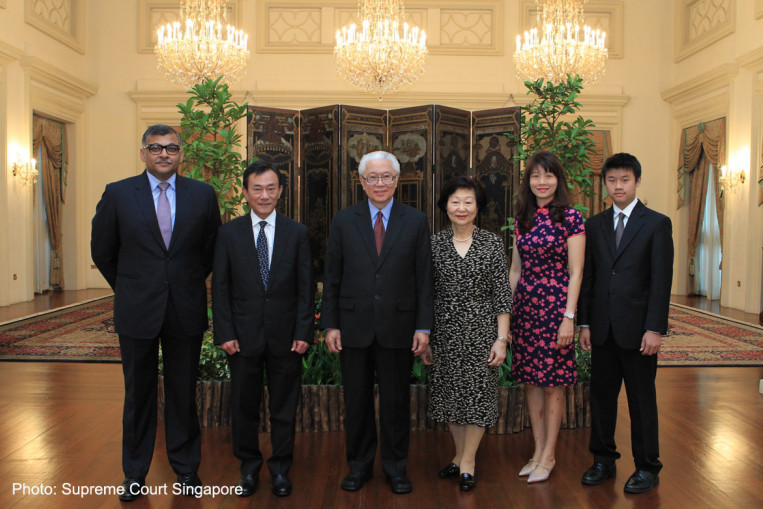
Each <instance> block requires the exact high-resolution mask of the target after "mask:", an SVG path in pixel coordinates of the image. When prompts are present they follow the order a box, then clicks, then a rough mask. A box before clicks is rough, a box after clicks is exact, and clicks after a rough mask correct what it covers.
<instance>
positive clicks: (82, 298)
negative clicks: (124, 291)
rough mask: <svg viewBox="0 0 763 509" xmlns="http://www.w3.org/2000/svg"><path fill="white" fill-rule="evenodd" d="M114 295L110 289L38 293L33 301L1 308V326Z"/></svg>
mask: <svg viewBox="0 0 763 509" xmlns="http://www.w3.org/2000/svg"><path fill="white" fill-rule="evenodd" d="M113 294H114V292H113V291H112V290H111V289H110V288H108V289H106V288H89V289H87V290H62V291H50V292H45V293H38V294H35V296H34V299H33V300H30V301H28V302H19V303H16V304H11V305H9V306H0V324H1V323H3V322H9V321H11V320H18V319H19V318H24V317H26V316H30V315H36V314H38V313H45V312H47V311H53V310H56V309H59V308H62V307H65V306H72V305H76V304H80V303H82V302H86V301H89V300H92V299H99V298H101V297H106V296H108V295H113Z"/></svg>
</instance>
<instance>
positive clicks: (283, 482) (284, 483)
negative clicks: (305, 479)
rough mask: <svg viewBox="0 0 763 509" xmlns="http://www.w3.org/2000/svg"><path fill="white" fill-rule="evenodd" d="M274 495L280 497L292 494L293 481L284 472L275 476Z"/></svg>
mask: <svg viewBox="0 0 763 509" xmlns="http://www.w3.org/2000/svg"><path fill="white" fill-rule="evenodd" d="M273 495H276V496H279V497H288V496H289V495H291V481H290V480H289V478H288V477H286V476H285V475H284V474H279V475H277V476H275V477H273Z"/></svg>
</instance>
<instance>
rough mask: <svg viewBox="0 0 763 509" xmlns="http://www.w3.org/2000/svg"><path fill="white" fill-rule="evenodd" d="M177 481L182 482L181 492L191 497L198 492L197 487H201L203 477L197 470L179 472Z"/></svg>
mask: <svg viewBox="0 0 763 509" xmlns="http://www.w3.org/2000/svg"><path fill="white" fill-rule="evenodd" d="M177 482H178V484H180V490H181V493H182V494H183V495H186V496H189V497H195V496H196V494H197V492H198V490H197V489H196V488H199V487H201V479H199V476H198V475H196V472H189V473H187V474H178V481H177Z"/></svg>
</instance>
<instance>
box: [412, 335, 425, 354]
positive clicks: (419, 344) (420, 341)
mask: <svg viewBox="0 0 763 509" xmlns="http://www.w3.org/2000/svg"><path fill="white" fill-rule="evenodd" d="M427 346H429V334H427V333H426V332H421V331H416V332H415V333H414V334H413V347H412V348H411V350H412V351H413V354H414V355H421V354H422V353H424V351H425V350H426V349H427Z"/></svg>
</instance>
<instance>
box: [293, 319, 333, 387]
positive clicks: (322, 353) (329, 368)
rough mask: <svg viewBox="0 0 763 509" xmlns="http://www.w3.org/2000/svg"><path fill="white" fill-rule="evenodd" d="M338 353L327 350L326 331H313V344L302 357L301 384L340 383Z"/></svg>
mask: <svg viewBox="0 0 763 509" xmlns="http://www.w3.org/2000/svg"><path fill="white" fill-rule="evenodd" d="M341 384H342V369H341V367H340V365H339V355H337V354H333V353H331V352H329V348H328V345H327V344H326V333H325V332H323V331H319V330H316V331H315V344H313V345H312V346H310V348H309V349H308V350H307V353H306V354H305V355H304V356H303V357H302V385H341Z"/></svg>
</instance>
